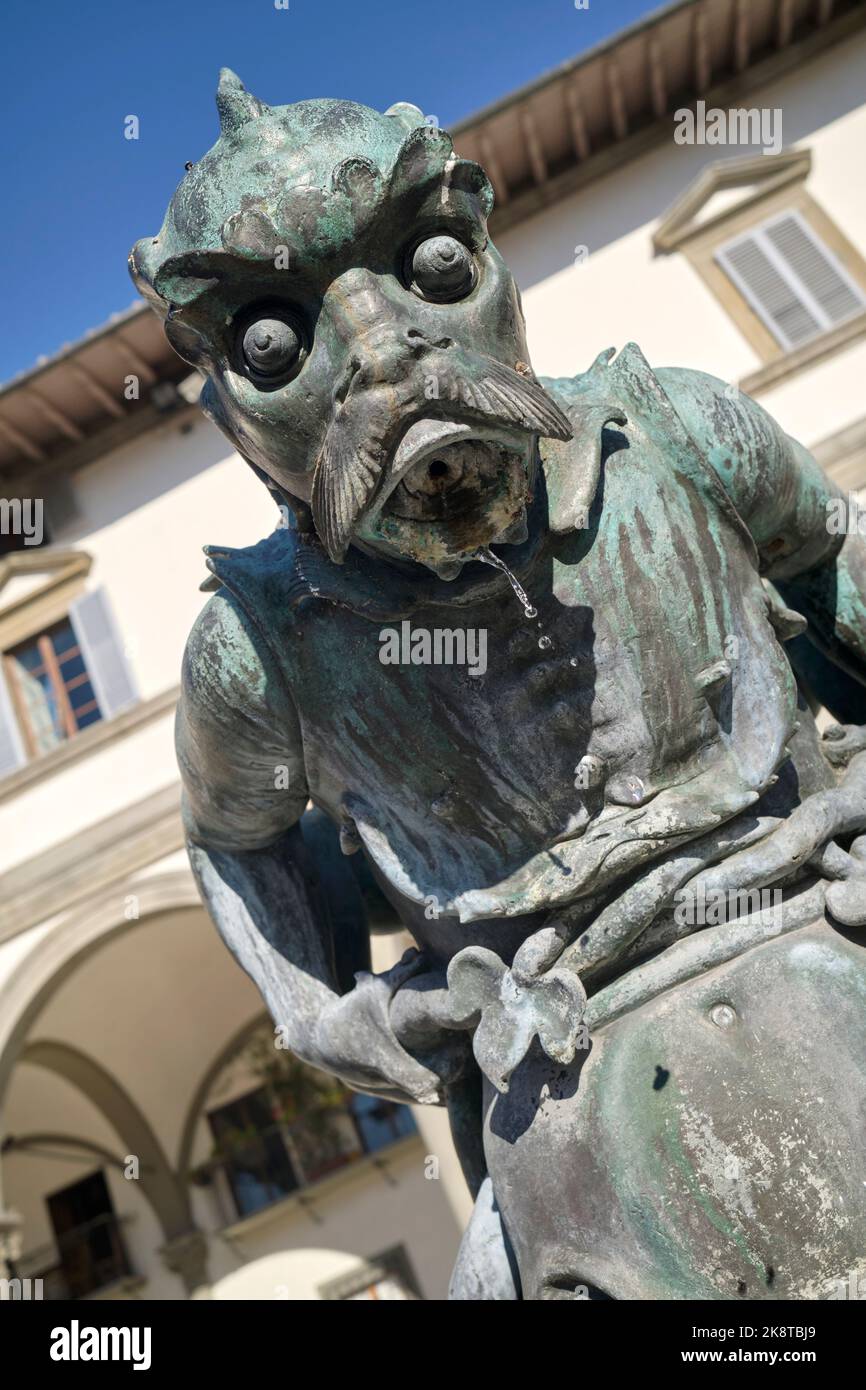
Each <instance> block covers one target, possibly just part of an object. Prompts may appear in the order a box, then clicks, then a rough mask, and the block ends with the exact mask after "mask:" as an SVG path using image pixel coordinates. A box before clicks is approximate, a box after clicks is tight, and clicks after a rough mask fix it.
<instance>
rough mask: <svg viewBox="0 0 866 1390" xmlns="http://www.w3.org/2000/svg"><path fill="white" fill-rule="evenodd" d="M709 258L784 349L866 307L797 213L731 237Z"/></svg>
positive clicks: (856, 287) (859, 291)
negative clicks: (711, 258)
mask: <svg viewBox="0 0 866 1390" xmlns="http://www.w3.org/2000/svg"><path fill="white" fill-rule="evenodd" d="M715 258H716V260H717V262H718V264H719V265H720V266H721V267H722V269H723V270H724V271H725V273H726V274H727V275H728V276H729V277H730V279H731V280H732V281H733V282H734V284H735V285H736V287H737V289H739V290H740V292H741V294H742V295H743V296H744V297H745V299H746V300H747V301H748V303H749V304H750V305H751V307H752V308H753V309H754V311H755V313H756V314H758V316H759V317H760V319H761V320H762V322H763V323H764V324H765V326H766V327H767V328H768V329H769V330H770V332H771V333H772V334H773V336H774V337H775V339H776V340H777V342H778V343H779V344H780V345H781V346H782V347H783V348H785V349H787V350H791V349H793V348H796V347H799V346H800V345H801V344H802V343H807V342H809V341H810V339H812V338H815V337H817V336H818V335H819V334H821V333H825V332H827V331H828V330H829V329H831V328H835V327H836V325H837V324H840V323H844V322H845V321H846V320H847V319H850V318H853V317H854V316H855V315H857V314H859V313H860V312H862V310H863V309H864V307H866V294H864V292H863V290H862V289H861V287H860V286H859V285H858V284H857V283H856V282H855V281H854V280H853V279H852V278H851V276H850V275H849V274H848V273H847V271H846V270H845V269H844V267H843V266H842V265H841V264H840V262H839V261H838V260H837V258H836V257H835V256H834V255H833V253H832V251H830V250H829V248H828V247H827V246H825V245H824V243H823V242H822V240H821V238H820V237H819V236H818V234H817V232H816V231H815V229H814V228H813V227H811V226H810V225H809V223H808V222H807V221H806V219H805V218H804V217H803V216H802V214H801V213H799V212H797V211H793V210H792V211H789V212H784V213H782V214H781V215H779V216H777V217H773V218H770V220H769V221H767V222H764V223H763V224H762V225H761V226H759V227H755V228H754V229H752V230H751V231H748V232H746V233H744V234H742V235H740V236H738V237H734V238H733V240H731V241H728V242H726V243H725V244H724V245H723V246H720V247H719V248H718V250H717V251H716V253H715Z"/></svg>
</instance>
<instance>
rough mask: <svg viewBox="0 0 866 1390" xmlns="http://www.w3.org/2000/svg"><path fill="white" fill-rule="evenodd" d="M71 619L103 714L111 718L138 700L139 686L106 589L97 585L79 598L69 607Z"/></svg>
mask: <svg viewBox="0 0 866 1390" xmlns="http://www.w3.org/2000/svg"><path fill="white" fill-rule="evenodd" d="M69 620H70V622H71V623H72V626H73V628H74V629H75V636H76V637H77V639H78V645H79V647H80V648H81V655H82V656H83V657H84V664H85V666H86V667H87V674H88V675H89V677H90V683H91V685H92V686H93V693H94V694H95V696H96V698H97V700H98V701H99V708H100V711H101V713H102V717H103V719H110V718H111V717H112V715H114V714H118V713H119V712H120V710H122V709H126V708H127V706H128V705H133V704H135V702H136V700H137V699H138V689H137V687H136V684H135V681H134V679H133V675H132V672H131V670H130V669H129V664H128V662H127V660H126V657H125V656H124V654H123V639H122V638H121V636H120V632H119V630H118V627H117V624H116V622H115V621H114V614H113V613H112V611H111V604H110V603H109V600H108V595H107V594H106V592H105V590H104V589H94V590H93V592H92V593H89V594H85V595H84V597H83V598H80V599H76V601H75V602H74V603H73V604H72V606H71V608H70V610H69Z"/></svg>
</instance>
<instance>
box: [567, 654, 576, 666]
mask: <svg viewBox="0 0 866 1390" xmlns="http://www.w3.org/2000/svg"><path fill="white" fill-rule="evenodd" d="M568 664H569V666H576V665H577V657H576V656H573V657H571V658H570V659H569V662H568Z"/></svg>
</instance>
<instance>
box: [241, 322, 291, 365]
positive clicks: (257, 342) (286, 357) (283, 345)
mask: <svg viewBox="0 0 866 1390" xmlns="http://www.w3.org/2000/svg"><path fill="white" fill-rule="evenodd" d="M301 346H302V344H301V336H300V333H299V332H298V329H297V328H296V327H295V326H294V324H292V323H291V322H290V321H289V319H288V318H276V317H274V316H272V315H267V316H266V317H264V318H260V319H256V320H255V321H254V322H253V323H251V324H250V325H249V326H248V327H247V328H246V329H244V330H243V336H242V338H241V353H242V355H243V359H244V363H245V364H246V366H247V367H249V369H250V371H251V372H253V373H254V374H255V375H256V376H263V377H281V376H285V375H286V373H287V372H289V371H291V369H292V367H293V366H294V365H295V363H296V362H297V360H298V358H299V357H300V355H301Z"/></svg>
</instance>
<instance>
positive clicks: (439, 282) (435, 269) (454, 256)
mask: <svg viewBox="0 0 866 1390" xmlns="http://www.w3.org/2000/svg"><path fill="white" fill-rule="evenodd" d="M411 278H412V289H413V290H415V292H416V294H421V295H423V296H424V298H425V299H436V300H441V301H448V300H452V299H463V298H464V297H465V296H466V295H467V294H468V293H469V291H470V290H471V289H472V287H473V285H474V284H475V261H474V259H473V256H472V252H471V251H470V250H469V249H468V247H466V246H464V245H463V242H462V241H457V239H456V238H455V237H453V236H431V237H429V238H428V240H427V241H422V242H421V244H420V246H416V248H415V251H414V252H413V255H412V277H411Z"/></svg>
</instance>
